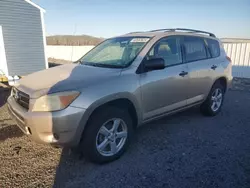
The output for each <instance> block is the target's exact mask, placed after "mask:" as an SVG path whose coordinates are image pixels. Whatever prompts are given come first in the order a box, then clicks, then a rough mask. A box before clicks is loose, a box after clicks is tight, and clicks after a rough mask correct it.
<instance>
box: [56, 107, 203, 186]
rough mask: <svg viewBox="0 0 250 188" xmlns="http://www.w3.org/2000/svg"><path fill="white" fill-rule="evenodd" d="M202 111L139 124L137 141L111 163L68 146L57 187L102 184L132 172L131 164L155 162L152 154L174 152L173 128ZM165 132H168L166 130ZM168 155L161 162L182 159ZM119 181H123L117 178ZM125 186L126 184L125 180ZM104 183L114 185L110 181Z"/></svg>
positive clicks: (161, 164)
mask: <svg viewBox="0 0 250 188" xmlns="http://www.w3.org/2000/svg"><path fill="white" fill-rule="evenodd" d="M198 111H199V109H198V108H192V109H190V110H189V111H186V112H180V113H177V114H175V115H172V116H169V117H165V118H161V119H159V120H155V121H152V122H150V123H147V124H145V125H143V126H140V127H138V129H137V130H136V134H135V137H134V139H133V143H132V144H131V145H130V147H129V149H128V150H127V151H126V152H125V154H124V155H123V156H122V157H121V158H120V159H118V160H116V161H114V162H111V163H108V164H103V165H98V164H93V163H91V162H89V161H87V160H86V159H85V158H83V157H82V156H81V155H79V154H77V153H75V152H72V151H71V150H70V149H67V148H64V149H63V150H62V153H61V158H60V161H59V163H58V166H57V168H56V175H55V179H54V184H53V187H55V188H56V187H101V185H105V183H106V182H107V181H112V178H115V179H116V178H117V179H119V178H122V177H123V176H122V175H121V174H120V175H118V173H122V174H124V175H125V174H126V173H129V172H130V169H129V166H134V165H138V168H145V167H146V166H147V165H148V164H149V163H154V162H152V160H154V159H152V158H151V157H150V156H151V155H155V154H156V153H159V154H160V152H161V151H162V150H168V149H169V150H170V151H171V152H174V151H173V148H172V146H168V144H167V143H168V142H169V137H171V135H169V134H170V132H174V134H177V132H178V129H181V128H182V127H183V124H185V123H188V122H189V121H191V119H195V118H198V119H199V118H202V117H203V116H202V115H200V113H199V112H198ZM164 132H165V134H163V133H164ZM156 135H157V136H156ZM188 149H189V148H186V149H185V150H188ZM185 150H184V151H183V152H185ZM173 155H176V153H175V152H174V154H173ZM160 157H164V156H160ZM165 157H166V158H167V159H164V160H158V161H157V165H159V166H166V165H168V163H169V164H170V165H171V163H172V162H173V161H175V160H179V157H181V156H177V157H176V158H173V157H172V156H171V155H169V156H165ZM166 161H167V162H166ZM123 170H124V171H123ZM151 173H152V174H154V171H152V170H151ZM149 178H150V177H149ZM117 182H119V181H118V180H117ZM146 184H147V183H146ZM146 184H144V183H143V182H142V183H141V185H138V187H145V185H146ZM121 185H122V182H119V184H118V185H115V186H113V187H121ZM149 185H150V184H148V186H149ZM123 186H124V187H126V186H125V184H123ZM134 186H135V187H136V185H133V183H132V182H131V184H130V186H128V187H134ZM103 187H112V186H110V184H106V186H103ZM146 187H147V186H146Z"/></svg>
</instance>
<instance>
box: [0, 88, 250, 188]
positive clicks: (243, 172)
mask: <svg viewBox="0 0 250 188" xmlns="http://www.w3.org/2000/svg"><path fill="white" fill-rule="evenodd" d="M240 89H241V90H242V91H239V90H238V91H229V92H228V93H227V96H226V100H225V103H224V107H223V111H222V112H221V113H220V114H219V115H218V116H216V117H213V118H209V117H204V116H202V115H201V114H200V113H199V110H198V109H197V108H194V109H191V110H189V111H187V112H183V113H180V114H176V115H174V116H171V117H167V118H164V119H161V120H158V121H154V122H151V123H150V124H147V125H145V126H143V127H141V128H139V129H138V130H137V134H136V138H135V139H134V143H133V144H132V146H131V147H130V148H129V150H128V151H127V152H126V153H125V155H124V156H123V157H122V158H120V159H119V160H118V161H115V162H113V163H110V164H106V165H95V164H91V163H89V162H87V161H85V160H84V159H81V158H80V156H77V155H74V154H70V152H69V151H67V150H63V151H62V150H61V149H55V148H52V147H50V146H46V145H38V144H36V143H34V142H32V141H31V140H30V139H29V138H28V137H26V136H24V135H23V134H22V133H21V131H19V129H18V128H17V127H16V125H15V123H14V122H13V121H12V120H10V119H9V116H8V114H7V111H6V106H3V107H1V108H0V161H1V165H0V187H51V186H54V187H87V188H90V187H108V188H109V187H119V188H122V187H171V188H172V187H177V188H184V187H188V188H190V187H192V188H196V187H197V188H202V187H207V188H211V187H213V188H215V187H226V188H236V187H237V188H238V187H246V188H249V187H250V113H249V109H250V92H249V90H248V89H245V91H244V89H242V88H240ZM246 90H248V91H246Z"/></svg>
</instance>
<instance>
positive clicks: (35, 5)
mask: <svg viewBox="0 0 250 188" xmlns="http://www.w3.org/2000/svg"><path fill="white" fill-rule="evenodd" d="M24 1H26V2H27V3H29V4H31V5H32V6H34V7H36V8H38V9H39V10H40V11H42V12H43V13H45V12H46V10H45V9H43V8H42V7H40V6H38V5H37V4H35V3H33V2H32V1H30V0H24Z"/></svg>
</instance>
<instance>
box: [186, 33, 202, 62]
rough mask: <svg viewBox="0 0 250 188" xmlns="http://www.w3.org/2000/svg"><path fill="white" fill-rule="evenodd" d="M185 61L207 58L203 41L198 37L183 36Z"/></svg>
mask: <svg viewBox="0 0 250 188" xmlns="http://www.w3.org/2000/svg"><path fill="white" fill-rule="evenodd" d="M184 48H185V57H186V61H187V62H190V61H197V60H202V59H206V58H207V52H206V47H205V42H204V40H203V39H202V38H199V37H184Z"/></svg>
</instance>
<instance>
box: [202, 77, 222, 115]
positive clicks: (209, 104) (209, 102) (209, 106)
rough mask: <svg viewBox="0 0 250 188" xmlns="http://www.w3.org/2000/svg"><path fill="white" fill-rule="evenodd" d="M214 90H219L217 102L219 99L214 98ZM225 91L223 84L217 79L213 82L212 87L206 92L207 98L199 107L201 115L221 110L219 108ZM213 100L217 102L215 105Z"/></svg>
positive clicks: (213, 113) (216, 112)
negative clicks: (219, 96) (219, 97)
mask: <svg viewBox="0 0 250 188" xmlns="http://www.w3.org/2000/svg"><path fill="white" fill-rule="evenodd" d="M216 91H217V92H221V101H220V102H219V99H214V96H215V95H216ZM225 91H226V88H225V86H223V85H222V84H221V83H220V82H219V81H217V82H215V84H214V85H213V87H212V89H211V90H210V92H209V94H208V97H207V99H206V100H205V101H204V102H203V104H202V105H201V107H200V109H201V112H202V114H203V115H205V116H215V115H217V114H218V113H219V112H220V111H221V108H222V105H223V102H224V96H225ZM214 101H216V102H218V103H217V105H214ZM219 104H220V105H219ZM213 105H214V106H213ZM216 106H217V108H216Z"/></svg>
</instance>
